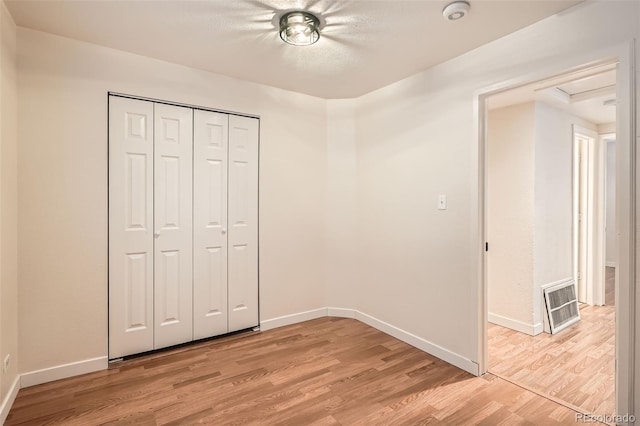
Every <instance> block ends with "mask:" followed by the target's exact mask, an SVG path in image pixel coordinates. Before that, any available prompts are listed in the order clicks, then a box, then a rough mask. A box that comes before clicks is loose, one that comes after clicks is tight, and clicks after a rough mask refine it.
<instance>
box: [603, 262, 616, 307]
mask: <svg viewBox="0 0 640 426" xmlns="http://www.w3.org/2000/svg"><path fill="white" fill-rule="evenodd" d="M604 304H605V305H607V306H615V304H616V268H612V267H610V266H607V267H606V268H605V284H604Z"/></svg>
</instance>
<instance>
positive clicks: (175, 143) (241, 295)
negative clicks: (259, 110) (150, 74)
mask: <svg viewBox="0 0 640 426" xmlns="http://www.w3.org/2000/svg"><path fill="white" fill-rule="evenodd" d="M258 322H259V318H258V120H257V119H254V118H248V117H240V116H235V115H229V114H223V113H216V112H211V111H204V110H197V109H192V108H187V107H180V106H172V105H166V104H161V103H154V102H150V101H143V100H136V99H128V98H124V97H117V96H110V97H109V358H112V359H113V358H119V357H122V356H126V355H131V354H135V353H140V352H145V351H149V350H153V349H159V348H163V347H167V346H172V345H175V344H179V343H184V342H188V341H191V340H195V339H201V338H206V337H211V336H216V335H220V334H224V333H227V332H231V331H237V330H242V329H245V328H248V327H253V326H256V325H258Z"/></svg>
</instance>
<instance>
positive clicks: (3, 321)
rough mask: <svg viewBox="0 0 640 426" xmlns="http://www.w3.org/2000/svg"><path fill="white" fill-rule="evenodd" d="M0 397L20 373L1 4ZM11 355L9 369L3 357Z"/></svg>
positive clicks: (10, 92) (10, 75)
mask: <svg viewBox="0 0 640 426" xmlns="http://www.w3.org/2000/svg"><path fill="white" fill-rule="evenodd" d="M0 43H1V46H2V48H1V49H0V401H2V400H3V399H4V398H5V396H7V393H8V391H9V390H10V389H11V387H12V386H13V385H14V382H15V380H16V378H17V376H18V359H19V358H18V357H19V353H18V263H17V259H18V253H17V244H18V235H17V228H18V209H17V207H18V203H17V141H18V139H17V103H16V102H17V92H16V89H17V83H16V27H15V24H14V23H13V20H12V19H11V15H9V12H8V11H7V9H6V6H5V5H4V3H2V4H0ZM7 355H10V363H9V369H8V371H7V372H6V373H2V372H1V371H2V364H1V363H2V361H3V360H4V359H5V357H6V356H7Z"/></svg>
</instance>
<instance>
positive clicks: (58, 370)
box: [20, 356, 109, 388]
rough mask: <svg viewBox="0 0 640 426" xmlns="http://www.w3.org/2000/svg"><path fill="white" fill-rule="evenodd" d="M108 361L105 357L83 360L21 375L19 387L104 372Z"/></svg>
mask: <svg viewBox="0 0 640 426" xmlns="http://www.w3.org/2000/svg"><path fill="white" fill-rule="evenodd" d="M108 366H109V360H108V358H107V357H106V356H102V357H99V358H91V359H85V360H82V361H77V362H72V363H70V364H64V365H57V366H55V367H50V368H45V369H42V370H37V371H31V372H29V373H23V374H22V375H21V376H20V387H21V388H26V387H29V386H35V385H39V384H41V383H47V382H52V381H54V380H60V379H66V378H68V377H73V376H79V375H81V374H86V373H93V372H94V371H100V370H106V369H107V367H108Z"/></svg>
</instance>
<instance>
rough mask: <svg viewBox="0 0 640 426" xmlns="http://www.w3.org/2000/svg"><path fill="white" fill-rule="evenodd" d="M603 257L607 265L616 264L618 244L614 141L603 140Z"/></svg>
mask: <svg viewBox="0 0 640 426" xmlns="http://www.w3.org/2000/svg"><path fill="white" fill-rule="evenodd" d="M605 143H606V147H605V155H606V160H605V161H606V166H605V167H606V171H605V173H606V175H605V221H606V222H605V227H606V230H605V234H606V242H605V259H606V262H607V266H617V264H618V246H617V238H616V142H615V140H612V141H610V142H605Z"/></svg>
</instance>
